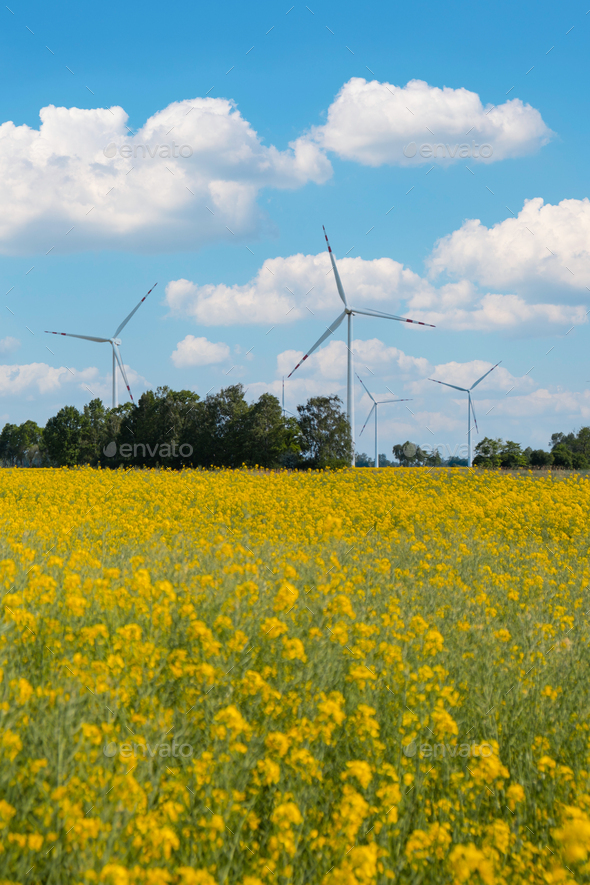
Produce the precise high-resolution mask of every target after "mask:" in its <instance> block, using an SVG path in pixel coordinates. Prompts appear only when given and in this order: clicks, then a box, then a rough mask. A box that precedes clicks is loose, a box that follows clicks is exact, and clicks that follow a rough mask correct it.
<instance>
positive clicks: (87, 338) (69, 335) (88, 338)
mask: <svg viewBox="0 0 590 885" xmlns="http://www.w3.org/2000/svg"><path fill="white" fill-rule="evenodd" d="M45 334H46V335H65V336H66V338H83V339H84V341H98V342H99V343H100V344H104V343H105V342H108V341H110V340H111V339H110V338H95V337H94V336H93V335H72V333H71V332H49V331H48V330H47V329H46V330H45Z"/></svg>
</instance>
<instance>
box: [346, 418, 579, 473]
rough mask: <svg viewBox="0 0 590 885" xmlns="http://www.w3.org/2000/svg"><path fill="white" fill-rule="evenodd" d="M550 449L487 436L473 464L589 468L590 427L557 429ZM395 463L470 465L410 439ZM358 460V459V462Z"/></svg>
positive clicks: (398, 448)
mask: <svg viewBox="0 0 590 885" xmlns="http://www.w3.org/2000/svg"><path fill="white" fill-rule="evenodd" d="M549 447H550V450H549V451H545V449H532V448H531V447H530V446H528V447H527V448H526V449H523V448H522V446H521V445H520V443H517V442H514V441H513V440H503V439H492V438H491V437H488V436H486V437H484V438H483V439H482V440H481V441H480V442H479V443H478V444H477V445H476V447H475V456H474V458H473V464H474V466H476V467H486V468H502V467H503V468H505V469H509V470H517V469H519V468H527V467H532V468H539V469H540V468H543V467H559V468H563V469H566V470H585V469H588V468H590V427H581V428H580V430H578V432H577V433H574V432H571V433H568V434H565V433H553V434H552V436H551V440H550V442H549ZM393 455H394V458H395V462H394V463H395V466H401V467H455V466H466V465H467V459H466V458H458V457H450V458H448V459H447V460H444V459H443V457H442V455H441V454H440V452H439V451H437V450H435V451H427V450H425V448H424V449H422V448H421V447H420V446H418V445H416V443H412V442H410V441H409V440H407V441H406V442H405V443H401V444H396V445H394V447H393ZM362 457H363V458H365V459H367V460H368V462H369V463H368V465H367V466H371V467H372V466H373V463H374V462H373V460H371V459H370V458H368V457H367V456H366V455H364V456H362ZM385 460H386V459H385V455H380V456H379V463H380V466H381V465H383V466H388V464H387V465H386V464H385V463H384V462H385ZM357 463H358V462H357Z"/></svg>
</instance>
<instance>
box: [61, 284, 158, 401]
mask: <svg viewBox="0 0 590 885" xmlns="http://www.w3.org/2000/svg"><path fill="white" fill-rule="evenodd" d="M157 285H158V284H157V283H154V285H153V286H152V288H151V289H150V291H149V292H148V293H147V295H144V296H143V298H142V299H141V301H140V302H139V304H137V305H136V306H135V307H134V308H133V310H132V311H131V313H130V314H129V316H127V317H125V319H124V320H123V322H122V323H121V324H120V325H119V326H118V327H117V330H116V332H115V334H114V335H113V337H112V338H96V337H95V336H93V335H73V334H72V333H71V332H48V331H47V330H46V332H47V334H48V335H65V336H66V338H82V339H83V340H84V341H97V342H98V343H99V344H110V345H111V348H112V350H113V409H116V408H117V406H118V405H119V392H118V388H117V363H118V364H119V369H120V370H121V375H122V376H123V381H124V382H125V387H126V388H127V391H128V393H129V396H130V397H131V402H132V403H134V404H135V400H134V399H133V394H132V393H131V388H130V387H129V381H128V380H127V375H126V373H125V367H124V366H123V363H122V361H121V356H120V354H119V348H120V347H121V339H120V338H118V337H117V336H118V335H119V332H122V331H123V329H124V328H125V326H126V325H127V323H128V322H129V320H130V319H131V317H132V316H133V314H134V313H135V312H136V311H137V310H139V308H140V307H141V305H142V304H143V302H144V301H145V299H146V298H147V297H148V295H149V294H150V292H152V291H153V290H154V289H155V288H156V286H157Z"/></svg>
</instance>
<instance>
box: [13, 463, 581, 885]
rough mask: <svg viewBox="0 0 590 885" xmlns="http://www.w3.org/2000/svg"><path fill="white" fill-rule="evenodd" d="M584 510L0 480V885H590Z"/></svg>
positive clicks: (514, 494)
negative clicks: (583, 884)
mask: <svg viewBox="0 0 590 885" xmlns="http://www.w3.org/2000/svg"><path fill="white" fill-rule="evenodd" d="M589 511H590V483H589V481H588V480H587V479H585V478H580V477H575V476H573V477H571V478H567V479H563V480H561V481H557V480H555V479H552V478H551V476H549V477H548V478H541V479H537V478H533V477H532V475H528V476H527V475H524V476H510V475H498V474H487V473H483V472H477V471H475V472H470V471H467V470H456V471H444V470H440V471H438V470H436V471H428V470H426V469H418V468H417V469H412V470H403V469H397V470H380V471H371V470H356V471H353V470H347V471H342V472H336V473H330V472H324V473H287V472H278V473H265V472H262V471H246V470H244V471H235V472H232V471H215V472H207V471H185V472H179V473H174V472H170V471H147V470H145V471H133V470H129V471H115V472H111V471H100V470H98V471H96V470H91V469H79V470H65V469H64V470H16V469H15V470H2V471H0V525H1V537H2V540H1V544H2V549H1V550H0V588H1V590H2V596H1V600H2V601H1V611H0V883H2V885H6V883H23V885H25V883H44V885H70V883H75V885H78V883H79V885H90V883H95V882H98V883H107V885H135V883H149V885H160V883H162V885H163V883H172V885H222V883H232V885H233V883H236V885H262V883H264V885H270V883H276V885H285V883H297V885H304V883H305V885H309V883H312V885H315V883H318V885H382V883H387V882H400V883H407V885H418V883H433V885H434V883H436V885H439V883H463V882H469V883H474V885H477V883H485V885H493V883H497V885H500V883H524V882H527V883H539V885H551V883H560V885H568V883H570V885H571V883H574V882H587V881H590V857H589V854H590V720H589V703H588V701H589V675H590V666H589V664H590V649H589V635H588V626H589V616H590V599H589V592H588V583H589V578H590V569H589V562H588V553H587V548H588V525H589V515H590V513H589Z"/></svg>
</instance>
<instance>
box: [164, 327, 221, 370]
mask: <svg viewBox="0 0 590 885" xmlns="http://www.w3.org/2000/svg"><path fill="white" fill-rule="evenodd" d="M229 355H230V349H229V347H228V346H227V344H224V343H223V342H222V341H219V342H218V343H217V344H215V343H214V342H213V341H208V340H207V338H195V337H194V335H187V336H186V338H183V339H182V341H179V342H178V344H177V346H176V350H175V351H174V353H173V354H172V357H171V359H172V362H173V363H174V365H175V366H176V368H177V369H187V368H190V367H191V366H210V365H212V364H213V363H221V362H223V361H224V360H227V359H228V358H229Z"/></svg>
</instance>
